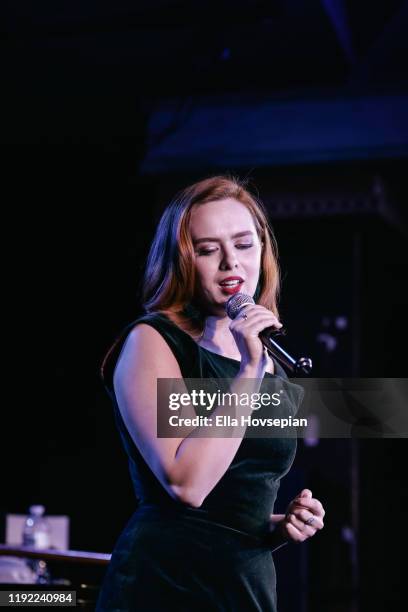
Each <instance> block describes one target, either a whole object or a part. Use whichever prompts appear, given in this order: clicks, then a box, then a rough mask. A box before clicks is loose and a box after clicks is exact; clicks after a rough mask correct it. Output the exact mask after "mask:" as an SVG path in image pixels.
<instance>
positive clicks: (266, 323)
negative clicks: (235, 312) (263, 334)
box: [240, 313, 282, 333]
mask: <svg viewBox="0 0 408 612" xmlns="http://www.w3.org/2000/svg"><path fill="white" fill-rule="evenodd" d="M240 327H242V328H244V329H245V328H247V329H251V330H252V331H253V332H258V333H259V332H260V331H262V330H263V329H266V328H267V327H274V328H277V329H280V328H281V327H282V323H280V322H279V320H278V319H277V318H276V317H275V315H271V314H267V313H256V314H254V315H253V316H252V317H251V318H250V317H248V318H247V319H241V326H240Z"/></svg>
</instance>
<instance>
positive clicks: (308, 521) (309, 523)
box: [305, 516, 315, 525]
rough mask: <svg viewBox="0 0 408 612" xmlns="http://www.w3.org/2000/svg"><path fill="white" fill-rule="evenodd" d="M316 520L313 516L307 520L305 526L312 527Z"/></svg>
mask: <svg viewBox="0 0 408 612" xmlns="http://www.w3.org/2000/svg"><path fill="white" fill-rule="evenodd" d="M314 520H315V517H314V516H311V517H310V518H308V519H307V521H305V525H311V524H312V523H313V522H314Z"/></svg>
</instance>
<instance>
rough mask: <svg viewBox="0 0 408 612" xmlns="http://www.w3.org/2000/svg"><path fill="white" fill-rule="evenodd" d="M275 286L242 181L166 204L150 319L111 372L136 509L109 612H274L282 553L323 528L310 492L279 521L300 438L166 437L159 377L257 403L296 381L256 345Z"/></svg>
mask: <svg viewBox="0 0 408 612" xmlns="http://www.w3.org/2000/svg"><path fill="white" fill-rule="evenodd" d="M278 288H279V273H278V264H277V254H276V246H275V240H274V237H273V234H272V231H271V229H270V228H269V226H268V222H267V219H266V216H265V213H264V211H263V207H262V206H261V204H260V203H259V202H257V201H256V200H255V198H254V197H253V196H252V195H251V194H250V193H249V192H248V191H247V190H246V189H245V188H244V186H243V185H242V184H241V183H240V182H239V181H238V180H236V179H234V178H229V177H224V176H216V177H213V178H210V179H206V180H203V181H201V182H198V183H196V184H194V185H191V186H190V187H188V188H187V189H185V190H184V191H182V192H181V193H180V194H178V196H177V197H176V198H175V199H174V200H173V201H172V202H171V204H170V205H169V206H168V207H167V209H166V210H165V212H164V214H163V216H162V218H161V221H160V223H159V226H158V229H157V232H156V235H155V237H154V240H153V244H152V246H151V250H150V254H149V257H148V261H147V266H146V272H145V278H144V285H143V305H144V310H145V313H146V314H145V315H144V316H142V317H140V318H139V319H138V320H136V321H134V322H133V323H132V324H131V325H130V326H128V328H127V329H126V330H125V332H124V333H123V335H122V336H121V338H119V340H118V341H117V342H116V344H115V345H114V347H113V348H112V349H111V350H110V352H109V353H108V356H107V357H106V359H105V362H104V366H103V375H104V379H105V384H106V386H107V388H108V390H109V391H110V393H111V396H112V398H113V400H114V409H115V418H116V422H117V425H118V428H119V431H120V435H121V437H122V440H123V444H124V446H125V449H126V452H127V454H128V456H129V465H130V472H131V477H132V481H133V485H134V489H135V493H136V496H137V499H138V502H139V503H138V507H137V510H136V512H135V513H134V514H133V516H132V518H131V519H130V521H129V523H128V525H127V526H126V528H125V530H124V531H123V533H122V534H121V536H120V537H119V540H118V542H117V544H116V546H115V549H114V552H113V554H112V560H111V562H110V565H109V567H108V570H107V573H106V576H105V580H104V583H103V585H102V589H101V592H100V596H99V601H98V605H97V610H98V612H103V611H108V610H109V611H112V612H113V611H115V612H119V611H121V612H125V611H126V612H130V611H132V612H162V611H163V612H164V611H167V610H175V611H177V612H193V611H194V612H196V611H203V612H204V611H205V612H216V611H220V612H221V611H223V612H227V611H228V612H240V611H242V612H251V611H254V612H255V611H259V612H260V611H262V612H274V611H276V609H277V608H276V588H275V587H276V585H275V569H274V563H273V559H272V552H273V550H275V549H276V548H278V547H279V546H281V545H282V544H283V543H285V542H288V541H294V542H303V541H305V540H306V539H307V538H310V537H311V536H313V535H314V534H315V533H316V532H317V531H318V530H320V529H321V528H322V527H323V517H324V510H323V507H322V505H321V503H320V502H319V501H318V500H317V499H313V497H312V494H311V491H309V490H308V489H304V490H303V491H301V492H300V493H299V495H298V496H297V497H296V498H295V499H294V500H293V501H292V502H291V503H290V504H289V507H288V509H287V512H286V514H285V515H278V514H273V513H272V512H273V506H274V503H275V499H276V494H277V490H278V488H279V481H280V479H281V478H282V476H284V475H285V474H286V473H287V472H288V470H289V469H290V466H291V464H292V462H293V460H294V456H295V452H296V439H294V438H258V439H253V438H248V437H245V431H242V436H241V437H225V438H220V437H215V436H214V437H208V436H206V437H200V435H197V434H200V432H199V431H197V430H198V429H199V428H196V429H195V430H194V434H195V435H187V436H186V437H178V438H175V437H173V438H159V437H158V436H157V379H160V378H167V379H187V378H201V379H202V378H223V379H225V378H229V379H233V380H232V384H231V390H234V388H236V389H238V388H239V386H240V385H241V384H243V383H245V384H248V385H249V386H250V389H251V391H252V392H254V393H256V392H258V391H259V389H260V387H261V384H262V381H263V379H267V378H274V377H281V378H286V375H285V373H284V371H283V370H282V368H281V367H280V366H279V365H278V364H277V363H276V362H274V361H273V360H272V359H271V357H270V356H269V355H268V353H267V352H266V351H265V350H264V348H263V345H262V343H261V341H260V340H259V333H260V332H261V331H262V330H264V329H266V328H268V327H273V328H276V329H279V328H280V327H281V323H280V322H279V319H278V312H277V293H278ZM238 291H239V292H241V293H244V294H248V295H250V296H253V297H254V301H255V304H252V305H247V306H245V307H244V309H243V310H242V311H241V313H240V315H239V316H238V318H236V319H234V320H233V321H231V319H229V318H228V317H227V315H226V313H225V304H226V302H227V300H228V299H229V298H230V296H231V295H233V294H234V293H236V292H238ZM217 411H220V412H222V411H225V407H223V406H216V407H215V409H214V414H217Z"/></svg>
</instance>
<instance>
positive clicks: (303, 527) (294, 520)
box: [287, 514, 317, 538]
mask: <svg viewBox="0 0 408 612" xmlns="http://www.w3.org/2000/svg"><path fill="white" fill-rule="evenodd" d="M287 520H288V521H290V524H291V525H293V527H296V529H297V530H298V531H299V532H300V533H301V534H302V535H304V536H305V537H307V538H310V537H312V536H314V534H315V533H316V531H317V529H316V527H315V525H314V524H312V525H307V524H306V523H305V522H304V521H303V520H301V519H299V518H298V517H297V516H295V515H294V514H291V515H289V517H288V519H287Z"/></svg>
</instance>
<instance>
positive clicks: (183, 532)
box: [96, 314, 296, 612]
mask: <svg viewBox="0 0 408 612" xmlns="http://www.w3.org/2000/svg"><path fill="white" fill-rule="evenodd" d="M137 323H146V324H148V325H151V326H152V327H154V329H156V330H157V331H158V332H159V333H160V334H161V335H162V336H163V338H164V339H165V341H166V342H167V344H168V345H169V346H170V348H171V350H172V352H173V354H174V355H175V357H176V359H177V361H178V363H179V366H180V369H181V372H182V375H183V378H213V377H219V378H234V377H235V376H236V374H237V372H238V370H239V366H240V363H239V362H238V361H236V360H234V359H230V358H228V357H223V356H221V355H217V354H216V353H213V352H211V351H209V350H207V349H204V348H202V347H200V346H199V345H198V344H197V343H196V342H195V341H194V340H193V339H192V338H191V337H190V336H189V335H188V334H186V333H185V332H183V331H182V330H181V329H180V328H179V327H177V326H176V325H174V324H173V323H172V322H171V321H170V320H169V319H168V318H167V317H165V316H164V315H161V314H149V315H146V316H143V317H141V318H139V319H138V320H137V321H135V322H134V323H132V324H131V325H130V326H128V328H127V329H126V330H125V332H124V333H123V335H122V337H121V338H120V339H119V341H118V342H117V344H116V345H115V348H114V350H113V351H112V352H111V354H110V357H109V359H108V361H107V362H106V365H105V382H106V384H107V387H108V390H109V392H110V394H111V395H112V399H113V401H114V411H115V420H116V423H117V426H118V429H119V432H120V435H121V438H122V441H123V444H124V447H125V449H126V452H127V454H128V457H129V468H130V474H131V478H132V482H133V486H134V490H135V493H136V497H137V500H138V506H137V509H136V511H135V512H134V514H133V516H132V517H131V519H130V521H129V523H128V524H127V526H126V527H125V529H124V531H123V532H122V534H121V535H120V537H119V539H118V541H117V543H116V545H115V548H114V551H113V554H112V559H111V562H110V564H109V566H108V569H107V572H106V575H105V579H104V582H103V585H102V588H101V591H100V595H99V599H98V604H97V607H96V610H97V612H107V611H109V612H125V611H126V612H164V611H170V610H171V611H172V612H173V611H176V612H241V611H242V612H255V611H258V612H276V610H277V607H276V580H275V568H274V563H273V559H272V552H271V546H270V544H268V538H267V533H268V524H269V515H270V514H271V513H272V512H273V506H274V502H275V499H276V494H277V491H278V489H279V481H280V479H281V478H282V476H284V475H285V474H286V473H287V472H288V470H289V469H290V466H291V464H292V462H293V460H294V457H295V452H296V439H294V438H284V439H283V438H279V439H276V438H262V439H255V438H248V439H247V438H245V437H244V439H243V441H242V442H241V445H240V447H239V449H238V451H237V453H236V455H235V457H234V459H233V461H232V463H231V465H230V467H229V468H228V470H227V472H226V473H225V474H224V476H223V477H222V478H221V480H220V481H219V482H218V484H217V485H216V486H215V487H214V489H213V490H212V491H211V492H210V493H209V495H208V496H207V497H206V498H205V500H204V502H203V504H202V505H201V507H200V508H193V507H190V506H187V505H185V504H182V503H181V502H177V501H175V500H174V499H172V498H171V497H170V495H169V494H168V493H167V492H166V491H165V489H164V488H163V487H162V485H161V484H160V483H159V481H158V480H157V479H156V477H155V475H154V474H153V472H152V471H151V470H150V468H149V466H148V465H147V463H146V462H145V461H144V459H143V457H142V456H141V454H140V452H139V451H138V448H137V446H136V445H135V444H134V442H133V441H132V438H131V437H130V435H129V433H128V431H127V429H126V427H125V425H124V422H123V420H122V418H121V415H120V412H119V409H118V406H117V403H116V400H115V396H114V393H113V389H112V375H113V370H114V367H115V364H116V361H117V358H118V355H119V353H120V350H121V348H122V347H123V343H124V341H125V339H126V336H127V334H128V333H129V331H130V330H131V329H132V328H133V327H134V325H136V324H137ZM275 373H276V374H275V375H276V376H281V377H282V378H286V374H285V373H284V371H283V370H282V368H281V367H280V366H279V365H278V364H276V363H275ZM266 376H272V375H271V374H266Z"/></svg>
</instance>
